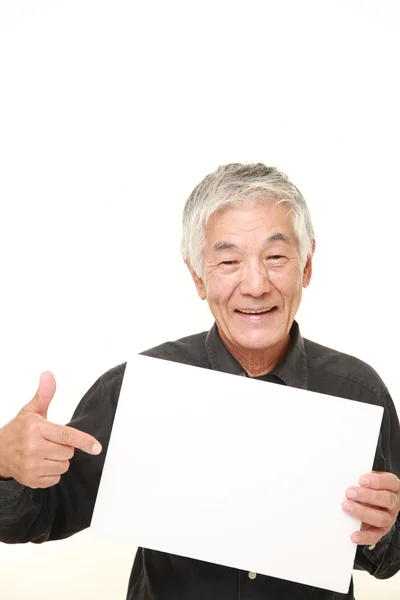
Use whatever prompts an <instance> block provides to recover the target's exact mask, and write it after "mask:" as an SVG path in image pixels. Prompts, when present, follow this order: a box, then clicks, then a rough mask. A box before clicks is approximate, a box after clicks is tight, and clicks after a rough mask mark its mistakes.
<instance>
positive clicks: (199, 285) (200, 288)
mask: <svg viewBox="0 0 400 600" xmlns="http://www.w3.org/2000/svg"><path fill="white" fill-rule="evenodd" d="M185 264H186V266H187V268H188V269H189V271H190V274H191V276H192V279H193V281H194V285H195V286H196V290H197V293H198V295H199V297H200V298H201V300H205V299H206V297H207V293H206V288H205V285H204V283H203V280H202V279H201V277H199V276H198V275H197V273H196V271H195V270H194V269H193V267H192V265H191V264H190V263H189V261H187V260H185Z"/></svg>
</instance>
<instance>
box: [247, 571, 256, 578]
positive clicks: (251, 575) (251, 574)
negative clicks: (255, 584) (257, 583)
mask: <svg viewBox="0 0 400 600" xmlns="http://www.w3.org/2000/svg"><path fill="white" fill-rule="evenodd" d="M256 577H257V573H253V571H250V573H249V579H255V578H256Z"/></svg>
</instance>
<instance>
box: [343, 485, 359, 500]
mask: <svg viewBox="0 0 400 600" xmlns="http://www.w3.org/2000/svg"><path fill="white" fill-rule="evenodd" d="M346 496H347V497H348V498H353V500H354V499H355V498H357V496H358V492H357V490H356V488H349V489H348V490H347V492H346Z"/></svg>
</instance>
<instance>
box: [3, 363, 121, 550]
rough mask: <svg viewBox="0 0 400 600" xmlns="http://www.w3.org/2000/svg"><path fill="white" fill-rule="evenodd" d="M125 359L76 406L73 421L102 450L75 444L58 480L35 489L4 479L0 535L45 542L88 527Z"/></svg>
mask: <svg viewBox="0 0 400 600" xmlns="http://www.w3.org/2000/svg"><path fill="white" fill-rule="evenodd" d="M124 371H125V365H119V366H118V367H115V368H114V369H111V370H110V371H108V372H107V373H105V374H104V375H102V376H101V377H100V378H99V379H98V380H97V381H96V382H95V383H94V385H93V386H92V387H91V388H90V389H89V391H88V392H87V393H86V394H85V395H84V397H83V398H82V400H81V402H80V403H79V405H78V406H77V408H76V410H75V412H74V414H73V417H72V420H71V421H70V423H69V425H70V426H71V427H75V428H76V429H79V430H81V431H84V432H86V433H89V434H91V435H93V436H94V437H95V438H96V439H97V440H98V441H99V442H100V443H101V444H102V446H103V450H102V452H101V453H100V454H99V455H98V456H92V455H89V454H86V453H85V452H83V451H81V450H76V451H75V454H74V457H73V458H72V459H71V464H70V468H69V470H68V471H67V473H65V474H64V475H63V476H62V477H61V480H60V482H59V483H58V484H57V485H55V486H52V487H49V488H47V489H32V488H29V487H26V486H24V485H21V484H20V483H18V482H17V481H15V480H9V481H1V482H0V541H2V542H5V543H9V544H13V543H24V542H36V543H41V542H45V541H47V540H57V539H62V538H66V537H69V536H71V535H73V534H74V533H76V532H78V531H81V530H83V529H85V528H87V527H89V525H90V522H91V519H92V513H93V509H94V505H95V501H96V496H97V491H98V487H99V483H100V478H101V474H102V470H103V466H104V461H105V457H106V453H107V448H108V442H109V439H110V435H111V430H112V425H113V422H114V416H115V411H116V407H117V403H118V398H119V393H120V389H121V384H122V379H123V375H124Z"/></svg>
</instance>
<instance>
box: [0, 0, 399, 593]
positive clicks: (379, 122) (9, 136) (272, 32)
mask: <svg viewBox="0 0 400 600" xmlns="http://www.w3.org/2000/svg"><path fill="white" fill-rule="evenodd" d="M399 28H400V5H399V3H398V2H396V0H393V1H389V0H387V1H384V2H381V1H378V0H376V1H375V2H372V1H366V0H363V1H362V0H359V1H356V0H352V1H350V0H342V1H337V2H325V3H322V2H317V1H313V2H312V1H303V2H295V1H293V2H288V1H280V2H272V1H271V2H267V1H263V2H251V1H250V2H247V3H243V2H235V1H233V0H230V2H213V3H207V2H201V3H200V2H197V3H194V2H186V3H183V2H182V3H177V2H168V3H162V2H159V3H156V2H146V3H144V2H132V1H128V0H126V1H123V0H113V1H112V2H111V1H110V0H108V1H103V0H96V1H93V0H79V1H76V0H69V1H68V2H64V1H57V0H54V1H53V2H50V1H46V0H31V1H28V0H25V1H22V0H2V2H1V3H0V203H1V213H0V215H1V218H0V253H1V254H0V256H1V284H2V286H1V287H2V294H1V309H2V310H1V313H0V327H1V329H0V330H1V346H0V348H1V365H2V371H3V372H2V399H1V404H0V422H2V423H4V422H6V420H7V419H9V418H11V417H12V416H13V415H14V414H15V413H16V411H17V410H18V409H19V408H20V407H21V406H22V405H23V404H24V403H26V402H27V401H28V400H30V399H31V397H32V396H33V394H34V392H35V389H36V386H37V382H38V377H39V374H40V372H41V371H43V370H45V369H50V370H53V372H54V373H55V375H56V378H57V382H58V392H57V395H56V397H55V399H54V402H53V405H52V407H51V411H50V414H49V416H50V418H51V419H52V420H54V421H60V422H65V421H68V419H69V417H70V415H71V413H72V411H73V409H74V407H75V405H76V404H77V402H78V401H79V399H80V397H81V396H82V395H83V393H84V392H85V391H86V389H87V388H88V387H90V385H91V384H92V383H93V381H94V380H95V379H96V378H97V377H98V376H99V375H100V374H101V373H102V372H104V371H105V370H107V369H108V368H110V367H112V366H114V365H115V364H117V363H119V362H122V361H124V360H125V358H126V357H127V355H128V353H130V352H132V351H133V352H135V351H140V350H143V349H145V348H148V347H151V346H153V345H155V344H158V343H161V342H163V341H165V340H167V339H175V338H178V337H181V336H183V335H187V334H191V333H194V332H197V331H200V330H203V329H208V328H209V326H210V325H211V323H212V320H211V317H210V315H209V313H208V310H207V307H206V306H205V304H202V303H201V302H200V300H198V299H197V296H196V292H195V290H194V287H193V284H192V283H191V281H190V279H189V275H188V273H186V268H185V267H184V265H183V263H182V261H181V259H180V254H179V242H180V240H179V236H180V220H181V213H182V208H183V205H184V202H185V200H186V198H187V196H188V195H189V193H190V192H191V190H192V189H193V187H194V186H195V185H196V184H197V183H198V182H199V181H200V180H201V179H202V178H203V177H204V176H205V175H206V174H207V173H209V172H210V171H211V170H213V169H214V168H216V167H217V166H218V165H220V164H224V163H227V162H233V161H235V162H249V161H263V162H265V163H266V164H270V165H275V166H277V167H279V168H280V169H282V170H283V171H284V172H286V173H287V174H288V175H289V177H290V178H291V179H292V180H293V181H294V183H296V185H297V186H298V187H299V188H300V189H301V191H302V192H303V194H304V196H305V197H306V200H307V202H308V204H309V207H310V210H311V214H312V217H313V221H314V225H315V229H316V233H317V251H316V256H315V266H314V277H313V281H312V283H311V286H310V288H309V289H308V290H307V291H306V293H305V297H304V300H303V304H302V307H301V309H300V312H299V314H298V320H299V322H300V326H301V330H302V333H303V335H304V336H306V337H309V338H311V339H314V340H315V341H318V342H320V343H322V344H325V345H328V346H333V347H335V348H336V349H338V350H342V351H345V352H348V353H351V354H355V355H356V356H358V357H359V358H362V359H364V360H365V361H367V362H369V363H370V364H372V365H373V366H374V367H375V368H376V369H377V371H378V372H379V373H380V374H381V376H382V377H383V379H384V380H385V382H386V383H387V385H388V386H389V389H390V390H391V392H392V395H393V397H394V399H395V402H396V404H397V407H398V408H399V406H400V384H399V381H398V377H397V371H398V365H397V355H398V353H397V339H398V335H399V325H398V321H397V308H398V298H397V290H398V287H399V286H398V281H397V276H398V272H399V268H398V221H397V219H396V217H397V215H398V212H399V211H398V202H399V187H398V159H399V148H398V140H399V133H400V120H399V117H398V106H400V97H399V96H400V94H399V91H398V89H397V83H398V58H399V51H400V42H399ZM328 476H329V474H327V477H328ZM0 562H1V589H2V597H4V598H7V599H8V598H10V599H11V598H12V599H14V598H16V599H20V598H21V599H22V598H25V597H27V596H28V595H29V597H30V598H33V599H35V598H39V597H40V598H41V599H46V598H49V599H50V598H54V597H55V596H56V597H57V598H59V599H63V598H71V597H79V598H83V597H86V598H94V597H96V598H104V599H106V598H111V597H112V598H123V597H124V593H125V589H126V583H127V578H128V575H129V571H130V566H131V563H132V556H131V552H130V551H129V552H128V551H127V550H126V549H124V548H123V547H119V548H116V547H113V546H111V545H107V546H106V545H104V547H101V546H99V544H98V543H96V545H94V544H93V542H92V540H91V535H90V531H89V532H84V533H82V534H79V535H78V536H76V537H75V538H74V539H71V540H67V541H63V542H60V543H51V544H47V545H46V544H45V545H43V546H41V547H37V546H33V547H32V546H26V547H11V546H0ZM374 584H375V585H374ZM356 586H357V589H358V595H357V600H364V599H365V600H366V599H369V598H376V597H378V596H379V598H384V599H385V600H386V599H389V598H395V597H398V595H399V592H400V579H399V576H396V577H395V578H393V579H392V580H390V581H388V582H381V581H377V582H374V580H373V579H372V578H370V577H369V576H367V575H366V574H360V575H359V574H358V575H357V579H356Z"/></svg>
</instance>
